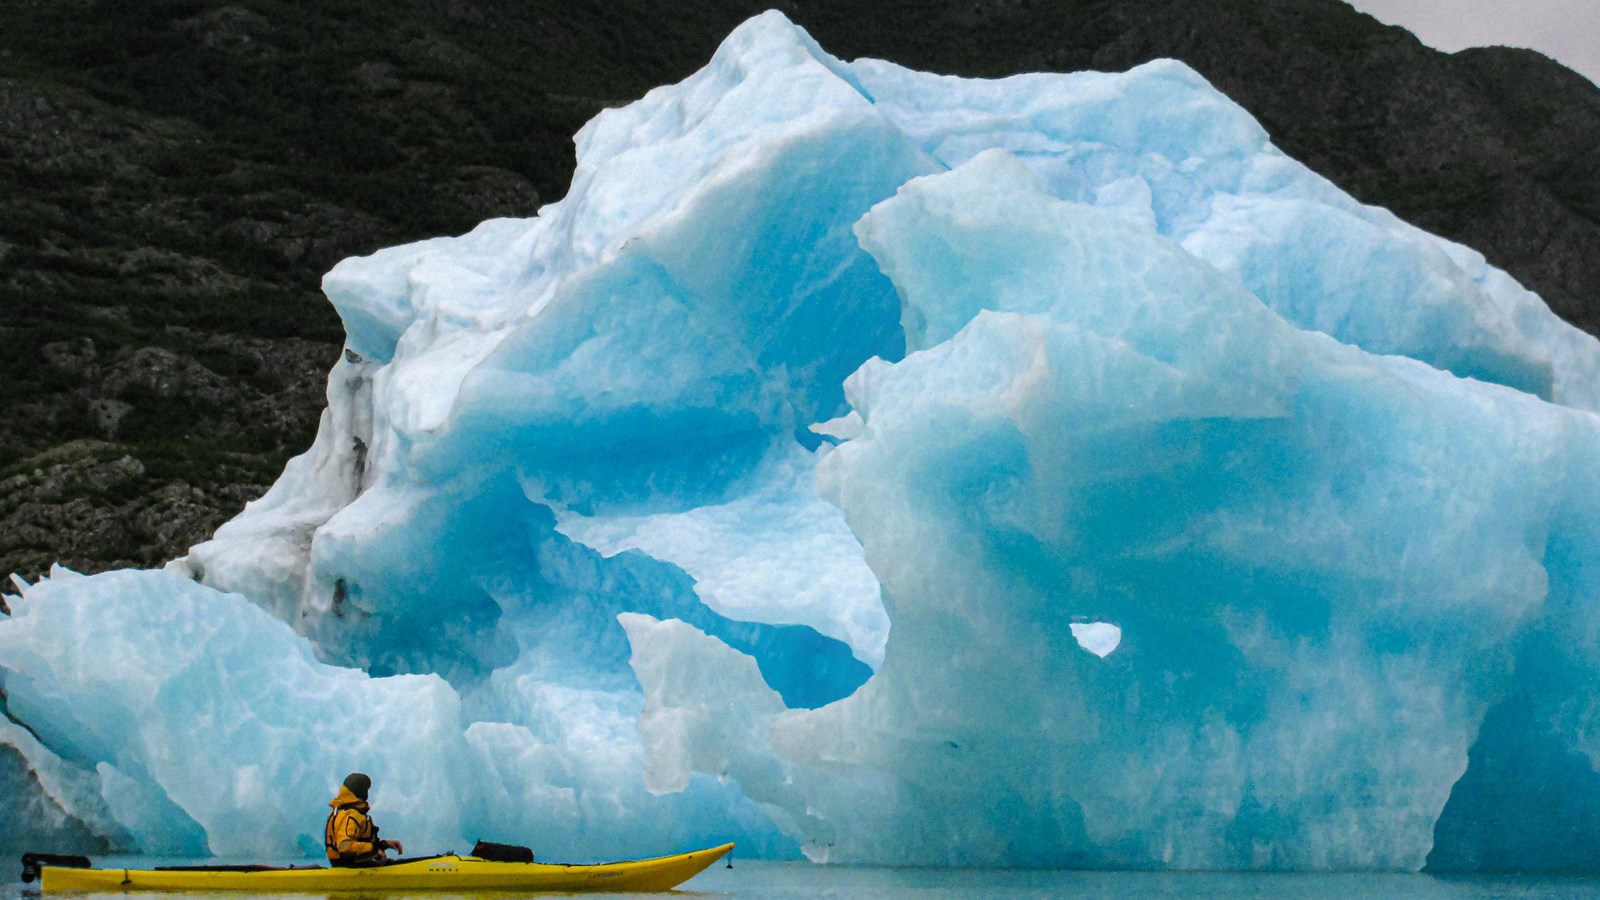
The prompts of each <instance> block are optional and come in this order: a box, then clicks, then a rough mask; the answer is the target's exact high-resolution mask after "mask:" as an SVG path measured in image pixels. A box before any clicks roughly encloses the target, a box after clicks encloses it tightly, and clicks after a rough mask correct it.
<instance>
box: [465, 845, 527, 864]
mask: <svg viewBox="0 0 1600 900" xmlns="http://www.w3.org/2000/svg"><path fill="white" fill-rule="evenodd" d="M472 855H473V856H476V857H477V858H479V859H486V860H488V861H489V862H533V851H532V850H531V849H529V848H527V847H518V846H517V845H516V844H496V843H493V842H490V841H479V842H478V843H476V844H474V845H473V847H472Z"/></svg>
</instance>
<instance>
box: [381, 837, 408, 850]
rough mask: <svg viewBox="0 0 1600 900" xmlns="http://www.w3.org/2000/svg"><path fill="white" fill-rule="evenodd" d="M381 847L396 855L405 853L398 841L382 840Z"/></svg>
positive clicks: (403, 847)
mask: <svg viewBox="0 0 1600 900" xmlns="http://www.w3.org/2000/svg"><path fill="white" fill-rule="evenodd" d="M383 845H384V846H385V847H388V848H389V849H391V850H393V851H394V852H396V853H404V852H406V848H405V846H404V845H402V844H401V843H400V842H399V841H391V840H389V839H388V838H384V839H383Z"/></svg>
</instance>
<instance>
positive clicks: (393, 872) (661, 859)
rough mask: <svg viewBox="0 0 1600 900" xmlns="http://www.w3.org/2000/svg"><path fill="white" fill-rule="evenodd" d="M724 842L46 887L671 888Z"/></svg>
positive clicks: (119, 877)
mask: <svg viewBox="0 0 1600 900" xmlns="http://www.w3.org/2000/svg"><path fill="white" fill-rule="evenodd" d="M733 846H734V845H733V844H731V843H729V844H722V845H720V846H717V847H708V848H706V849H703V850H692V851H689V852H687V853H676V854H672V855H669V856H658V857H653V858H649V859H638V860H622V861H616V862H602V863H545V862H495V861H490V860H485V859H480V858H478V857H475V856H463V855H457V854H445V855H441V856H425V857H415V858H410V859H402V860H397V861H395V862H392V863H388V864H386V865H381V866H369V867H360V868H344V867H329V866H321V865H306V866H268V865H197V866H161V867H156V868H150V869H131V868H107V869H95V868H79V867H75V866H70V865H53V864H50V863H49V862H44V861H43V860H41V862H43V863H44V864H43V865H40V866H39V867H38V874H39V878H40V889H41V890H42V891H44V892H53V891H95V890H115V891H233V890H238V891H256V892H266V893H273V892H280V893H301V892H308V891H311V892H316V891H375V890H388V891H431V890H441V891H458V892H459V891H472V890H517V891H547V892H563V893H580V892H584V891H612V892H615V891H665V890H671V889H672V888H675V887H677V886H678V885H680V884H682V883H683V882H685V881H688V880H689V879H690V878H693V877H694V876H695V875H698V874H699V873H700V872H701V871H703V870H705V869H706V868H707V867H709V866H710V865H711V864H712V863H714V862H716V861H717V860H719V859H721V858H722V857H724V856H726V855H727V854H728V853H729V852H730V851H732V850H733Z"/></svg>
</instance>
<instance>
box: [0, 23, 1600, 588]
mask: <svg viewBox="0 0 1600 900" xmlns="http://www.w3.org/2000/svg"><path fill="white" fill-rule="evenodd" d="M768 5H770V4H764V3H759V2H743V0H690V2H687V3H682V4H670V5H663V4H650V3H643V2H639V0H608V2H594V0H578V2H562V3H551V2H539V0H386V2H381V3H380V2H372V0H321V2H318V3H297V2H290V0H234V2H225V0H143V2H139V3H124V2H113V0H3V3H0V6H3V27H0V197H3V198H4V199H3V201H0V213H3V214H0V349H3V352H0V423H3V424H0V575H3V574H4V573H8V572H12V571H16V572H20V573H22V574H24V575H26V576H29V577H32V576H34V575H36V574H37V573H38V572H39V571H41V570H42V569H44V568H46V567H47V566H48V565H49V564H50V563H51V562H53V561H61V562H62V563H64V564H66V565H69V566H71V567H74V568H77V569H79V570H82V571H97V570H101V569H104V568H108V567H113V566H123V565H154V564H159V563H160V562H161V561H163V560H165V559H168V558H170V557H172V556H175V555H178V554H181V553H183V552H184V550H185V548H186V547H187V546H188V545H190V544H192V543H194V542H195V541H198V540H201V539H203V538H204V537H205V536H206V535H208V534H209V533H210V532H211V531H212V530H213V529H214V528H215V527H216V525H218V524H219V523H220V522H222V521H223V520H225V519H227V518H228V517H230V516H232V515H233V514H235V513H237V512H238V510H239V509H240V507H241V506H242V505H243V503H244V502H245V501H246V500H248V499H250V498H251V497H254V496H257V495H259V494H260V492H261V491H263V490H264V489H265V488H266V486H267V485H268V484H270V482H271V481H272V479H273V478H275V477H276V475H277V473H278V472H279V471H280V470H281V469H282V466H283V464H284V462H285V461H286V460H287V459H288V458H289V457H290V456H291V455H293V454H295V453H297V452H299V451H300V450H302V449H304V448H305V447H306V446H307V445H308V444H309V443H310V441H311V438H312V436H313V434H314V432H315V427H316V422H317V418H318V415H319V413H320V411H321V408H322V383H323V379H324V377H325V373H326V370H327V368H328V367H329V366H330V365H331V364H332V362H333V361H334V359H335V358H336V357H337V354H338V352H339V345H340V341H341V334H342V332H341V329H340V326H339V323H338V321H337V319H336V317H335V316H334V315H333V312H332V309H331V308H330V307H329V306H328V305H327V304H326V303H325V302H324V301H323V299H322V298H321V295H320V293H319V290H318V280H319V278H320V276H321V273H322V272H324V271H326V270H327V269H328V268H329V267H330V266H331V265H332V264H333V263H334V262H336V261H338V260H339V259H340V258H342V257H344V256H347V255H352V254H359V253H367V252H371V251H373V250H375V249H378V248H379V247H383V246H387V245H391V244H395V243H400V242H404V241H408V240H413V239H417V238H421V237H427V236H432V235H437V234H446V233H456V232H461V231H464V230H466V229H468V228H470V227H472V225H474V224H475V223H477V222H478V221H480V220H482V219H484V218H488V217H492V216H502V215H519V216H525V215H531V214H532V213H533V212H534V211H535V210H536V209H537V207H538V206H539V205H540V203H541V202H548V201H551V200H555V199H558V198H559V197H560V196H561V195H562V194H563V193H564V192H565V189H566V183H567V180H568V178H569V176H570V173H571V170H572V166H573V157H572V144H571V136H572V134H573V132H575V131H576V130H577V129H578V128H579V127H580V126H581V125H582V124H583V122H584V121H586V120H587V119H588V118H589V117H590V116H592V115H594V114H595V113H596V112H597V111H599V110H600V109H601V108H603V107H604V106H607V105H611V104H615V103H621V102H626V101H628V100H631V99H633V98H636V97H638V96H640V95H642V94H643V93H644V92H645V91H646V90H648V89H649V88H651V87H653V86H655V85H657V84H662V83H666V82H670V81H675V80H677V79H679V78H682V77H683V76H685V75H687V74H688V73H689V72H691V71H693V70H694V69H695V68H697V67H699V66H700V65H702V64H704V62H705V60H706V59H707V58H708V57H709V56H710V54H711V52H712V51H713V50H714V49H715V47H716V45H717V43H718V42H719V41H720V40H721V39H722V37H723V36H725V35H726V34H727V32H728V31H729V30H730V29H732V28H733V27H734V26H735V25H736V24H737V23H738V22H740V21H742V20H743V19H745V18H747V17H749V16H750V15H753V14H755V13H757V12H759V11H761V10H762V9H763V8H765V7H766V6H768ZM777 5H778V6H779V8H780V9H782V10H783V11H784V12H785V13H786V14H787V15H789V16H790V18H792V19H794V20H795V21H797V22H799V23H800V24H802V25H804V26H805V27H807V28H808V29H809V30H810V31H811V32H812V34H813V35H815V36H816V37H817V39H818V40H819V41H820V42H821V43H822V45H823V46H824V47H826V48H828V49H829V50H830V51H831V52H833V53H835V54H836V55H839V56H842V57H845V58H855V57H858V56H878V57H883V58H888V59H892V60H895V61H897V62H901V63H904V64H907V65H910V66H914V67H917V68H922V69H929V70H935V71H943V72H950V73H955V74H964V75H985V76H997V75H1004V74H1009V73H1014V72H1020V71H1031V70H1063V71H1064V70H1074V69H1083V68H1095V69H1107V70H1113V69H1124V68H1127V67H1129V66H1132V65H1135V64H1138V63H1140V62H1144V61H1146V60H1149V59H1152V58H1156V57H1161V56H1174V57H1177V58H1180V59H1183V60H1185V61H1186V62H1188V63H1189V64H1190V65H1192V66H1194V67H1195V68H1196V69H1198V70H1199V71H1200V72H1201V73H1203V74H1204V75H1206V76H1207V77H1208V78H1210V79H1211V80H1212V81H1213V83H1215V84H1216V85H1217V86H1218V87H1219V88H1221V89H1222V90H1224V91H1225V92H1227V93H1229V94H1230V95H1231V96H1233V97H1234V98H1235V99H1237V100H1239V101H1240V102H1241V103H1243V104H1244V105H1245V106H1246V107H1247V108H1249V109H1250V110H1251V111H1252V112H1253V113H1254V114H1255V115H1256V116H1257V117H1258V118H1259V119H1260V120H1261V121H1262V123H1263V124H1264V125H1265V126H1266V127H1267V128H1268V130H1269V131H1270V132H1271V133H1272V135H1273V137H1274V139H1275V140H1276V141H1277V143H1278V144H1279V146H1281V147H1282V148H1283V149H1284V150H1285V151H1286V152H1288V153H1290V154H1291V155H1293V156H1295V157H1297V158H1299V159H1302V160H1304V161H1305V162H1307V163H1308V164H1309V165H1311V166H1312V167H1313V168H1315V169H1317V170H1318V171H1320V172H1322V173H1324V174H1325V175H1327V176H1328V177H1329V178H1331V179H1332V180H1334V181H1335V182H1337V183H1338V184H1340V185H1341V186H1343V187H1344V188H1345V189H1347V190H1349V191H1351V192H1352V193H1354V194H1355V195H1356V196H1357V197H1359V198H1360V199H1362V200H1365V201H1367V202H1370V203H1376V204H1381V205H1384V206H1388V207H1390V208H1392V209H1394V210H1395V211H1396V212H1397V213H1399V214H1400V215H1401V216H1403V217H1405V218H1407V219H1409V220H1411V221H1413V222H1416V223H1417V224H1419V225H1421V226H1423V227H1425V228H1428V229H1430V230H1433V231H1436V232H1439V233H1441V234H1444V235H1446V236H1448V237H1451V238H1454V239H1456V240H1460V241H1463V242H1465V243H1468V244H1470V245H1472V246H1474V247H1477V248H1478V249H1480V250H1482V251H1483V252H1484V253H1485V254H1487V255H1488V257H1489V258H1490V260H1491V261H1493V262H1494V263H1496V264H1497V265H1500V266H1502V267H1504V268H1506V269H1508V270H1509V271H1511V272H1512V274H1514V275H1515V276H1516V277H1517V278H1519V279H1520V280H1521V281H1522V282H1523V283H1524V284H1527V285H1529V286H1530V287H1532V288H1534V289H1535V290H1537V291H1539V292H1540V293H1541V294H1542V295H1543V296H1544V297H1545V299H1546V300H1547V301H1548V302H1549V303H1550V304H1551V306H1552V307H1553V308H1554V309H1555V310H1556V311H1557V312H1558V313H1560V314H1561V315H1563V316H1565V317H1566V318H1567V319H1569V320H1570V321H1572V322H1574V323H1576V324H1578V325H1579V326H1580V327H1583V328H1586V329H1588V330H1589V331H1591V332H1600V268H1597V267H1594V266H1592V265H1591V264H1590V261H1591V260H1594V259H1600V224H1597V222H1600V91H1597V90H1596V88H1595V87H1594V85H1593V84H1591V83H1589V82H1587V81H1585V80H1584V79H1582V78H1581V77H1579V76H1577V75H1575V74H1573V73H1571V72H1568V71H1567V70H1565V69H1563V68H1561V67H1560V66H1557V65H1556V64H1554V63H1552V62H1550V61H1549V60H1546V59H1544V58H1543V57H1541V56H1539V55H1537V54H1534V53H1531V52H1528V51H1513V50H1505V49H1490V50H1474V51H1469V52H1466V53H1462V54H1457V55H1455V56H1446V55H1443V54H1439V53H1435V52H1433V51H1430V50H1428V49H1426V48H1424V47H1422V46H1421V45H1420V44H1419V43H1417V42H1416V41H1415V40H1414V39H1413V38H1412V37H1411V36H1410V35H1408V34H1407V33H1405V32H1403V31H1400V30H1398V29H1393V28H1387V27H1384V26H1382V25H1380V24H1379V23H1377V22H1376V21H1374V20H1372V19H1370V18H1367V17H1365V16H1362V15H1359V14H1357V13H1355V12H1354V11H1352V10H1351V9H1350V8H1349V7H1347V6H1345V5H1344V4H1343V3H1340V2H1337V0H1037V2H1029V0H963V2H939V0H931V2H923V0H918V2H911V0H884V2H878V3H864V2H822V0H814V2H813V0H793V2H787V3H778V4H777Z"/></svg>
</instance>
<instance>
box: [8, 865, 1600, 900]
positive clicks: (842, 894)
mask: <svg viewBox="0 0 1600 900" xmlns="http://www.w3.org/2000/svg"><path fill="white" fill-rule="evenodd" d="M96 863H97V864H99V865H102V866H108V865H119V864H120V865H129V866H132V865H135V864H136V863H134V862H133V861H127V860H116V861H113V860H110V859H99V860H96ZM148 863H149V861H148V860H140V861H138V863H137V864H139V865H143V864H148ZM9 877H10V879H11V880H8V881H7V882H5V883H3V884H0V900H39V897H40V895H39V887H38V885H37V884H32V885H23V884H21V883H19V882H17V881H16V880H14V876H9ZM52 896H55V895H52ZM67 896H70V897H72V900H96V898H100V897H104V898H105V900H112V898H115V900H126V897H127V895H125V894H122V893H107V894H104V895H101V894H72V895H67ZM164 896H167V897H172V896H173V895H170V894H168V895H164ZM184 896H185V897H186V898H188V900H245V898H246V896H247V895H245V894H243V893H239V892H231V893H199V892H195V893H188V894H185V895H184ZM272 896H273V898H274V900H307V898H309V897H313V896H314V897H317V898H318V900H348V898H350V897H351V895H349V894H345V895H327V894H319V895H291V894H275V895H272ZM515 896H522V895H516V894H505V893H498V894H497V893H490V892H486V893H477V894H467V895H463V894H445V893H429V894H411V895H405V894H386V895H384V900H468V898H470V900H489V898H494V900H509V898H511V897H515ZM584 896H588V897H596V898H603V897H611V898H617V897H633V898H644V897H662V896H671V897H679V898H686V900H687V898H696V900H698V898H704V900H724V898H726V900H801V898H805V900H812V898H830V897H832V898H847V900H856V898H865V900H1025V898H1046V897H1049V898H1054V897H1071V898H1085V900H1097V898H1106V900H1111V898H1116V900H1123V898H1130V897H1133V898H1162V897H1174V898H1176V897H1182V898H1260V900H1267V898H1273V900H1277V898H1305V900H1319V898H1327V900H1361V898H1369V897H1376V898H1400V900H1407V898H1419V900H1457V898H1548V897H1560V898H1568V897H1571V898H1577V897H1595V898H1600V876H1583V877H1556V876H1550V877H1544V876H1436V875H1396V874H1373V873H1336V874H1308V873H1241V872H1078V871H1059V870H1046V871H1034V870H1019V869H998V870H994V869H890V868H871V867H856V866H817V865H812V864H810V863H805V862H764V861H746V860H735V861H734V866H733V868H732V869H728V868H725V867H724V866H723V865H722V864H721V863H718V864H717V865H715V866H713V867H712V868H710V869H707V870H706V871H705V872H702V873H701V874H700V875H697V876H695V877H694V878H693V879H691V880H690V881H689V882H688V883H686V884H685V885H684V886H683V887H682V888H680V889H679V890H678V891H675V892H672V893H670V894H667V895H662V894H589V895H584Z"/></svg>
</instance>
